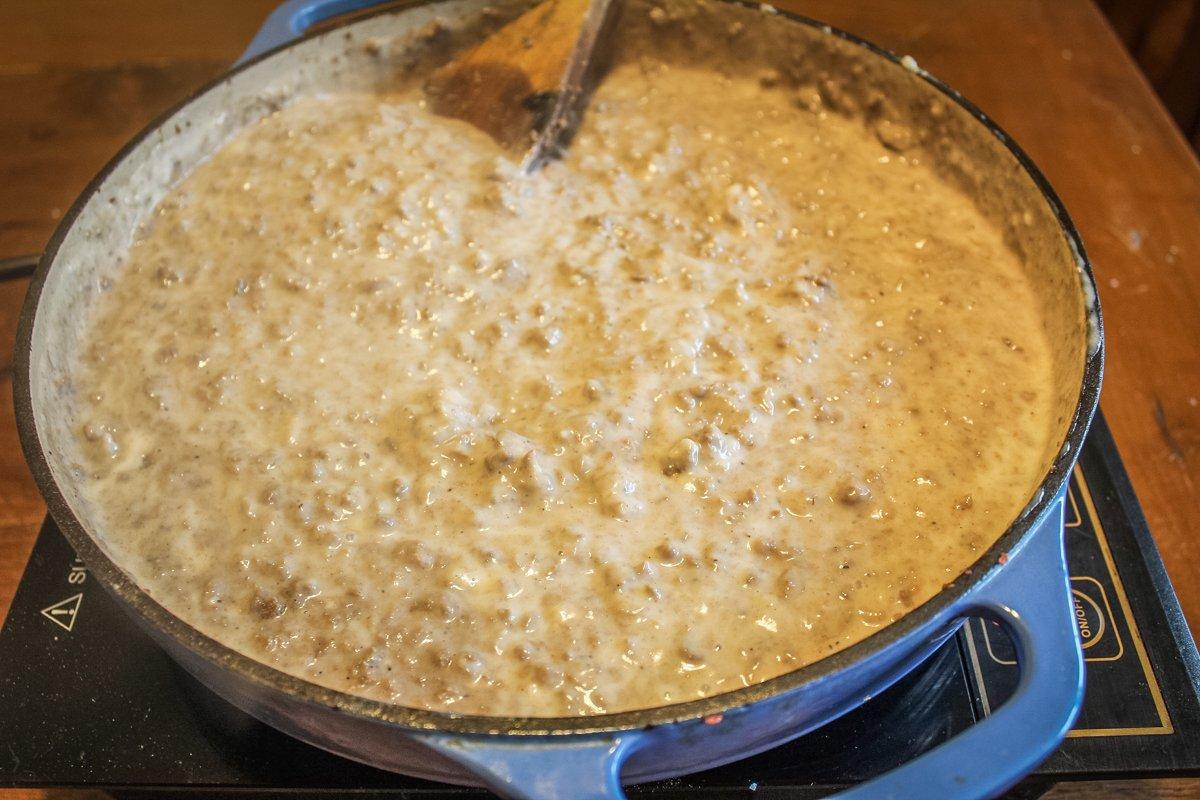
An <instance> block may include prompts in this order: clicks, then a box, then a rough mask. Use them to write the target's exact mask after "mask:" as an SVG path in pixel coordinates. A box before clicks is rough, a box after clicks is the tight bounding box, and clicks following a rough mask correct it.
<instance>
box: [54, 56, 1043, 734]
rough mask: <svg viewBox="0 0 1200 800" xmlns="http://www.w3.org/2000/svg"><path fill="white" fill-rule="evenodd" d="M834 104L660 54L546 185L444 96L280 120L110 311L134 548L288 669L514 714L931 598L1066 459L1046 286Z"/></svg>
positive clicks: (177, 596)
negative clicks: (443, 108) (1056, 407)
mask: <svg viewBox="0 0 1200 800" xmlns="http://www.w3.org/2000/svg"><path fill="white" fill-rule="evenodd" d="M810 95H811V96H805V95H803V91H801V93H800V94H798V93H797V91H796V90H795V89H791V88H787V87H786V86H780V85H776V84H775V83H774V82H771V81H763V80H761V79H759V78H758V77H754V76H748V77H745V78H737V77H735V78H720V77H718V76H716V75H714V74H712V73H709V72H704V73H699V72H694V71H692V70H691V69H689V68H684V67H678V66H676V67H665V66H657V65H647V64H641V65H631V64H627V65H623V66H621V67H619V68H618V69H617V70H616V71H615V72H614V73H613V74H612V75H610V76H609V78H608V79H607V80H606V82H605V83H604V85H603V86H602V88H601V89H600V91H599V93H598V96H597V97H596V98H595V100H594V102H593V104H592V106H591V109H590V112H589V114H588V117H587V120H586V124H585V126H584V128H583V130H582V132H581V133H580V135H579V136H578V137H577V139H576V141H575V143H574V145H573V146H572V148H571V150H570V152H569V154H568V156H567V157H566V159H565V160H564V161H562V162H560V163H555V164H552V165H550V166H549V167H548V168H547V169H545V171H544V172H542V173H540V174H538V175H535V176H531V177H526V176H522V175H521V174H520V173H519V169H518V166H519V165H518V162H517V160H516V158H515V156H513V155H511V154H507V153H504V152H502V151H500V150H499V149H498V147H497V146H496V145H495V144H494V143H493V142H492V141H491V140H489V139H488V138H487V137H486V136H484V135H483V134H481V133H480V132H478V131H476V130H474V129H472V128H469V127H468V126H466V125H465V124H462V123H459V122H455V121H448V120H445V119H440V118H437V117H434V116H431V115H430V114H429V113H428V112H427V111H426V110H425V109H424V107H423V105H422V102H421V96H420V95H419V93H412V94H407V93H399V94H393V95H373V94H365V93H363V94H353V93H347V94H339V95H326V96H316V97H307V98H303V99H299V100H297V101H296V102H295V103H294V104H292V105H290V106H288V107H286V108H284V109H283V110H280V111H278V112H277V113H274V114H272V115H271V116H269V117H267V118H266V119H264V120H263V121H261V122H259V123H256V124H254V125H253V126H251V127H250V128H248V129H246V130H244V131H242V132H241V133H240V134H239V135H237V136H236V137H235V138H234V139H232V140H231V141H230V142H229V143H228V144H227V145H226V146H224V147H223V148H222V149H220V150H219V151H218V152H216V153H215V154H214V155H213V156H212V157H211V159H209V160H208V161H207V162H206V163H204V164H203V165H202V166H200V167H199V168H197V169H196V170H195V172H194V173H193V174H191V175H190V176H189V177H187V178H186V179H185V180H184V181H183V182H182V183H181V184H180V185H179V186H178V187H177V188H176V189H175V190H174V191H173V192H172V193H171V194H170V195H169V196H168V197H167V199H166V200H165V201H164V202H163V203H162V204H161V205H160V207H159V208H158V210H157V212H156V214H155V215H154V216H153V218H152V219H150V220H149V221H148V222H147V224H146V225H145V226H144V228H143V230H142V231H141V233H140V234H139V237H138V240H137V242H136V244H135V245H134V247H133V248H132V251H131V252H130V254H129V256H128V262H127V264H125V265H124V267H123V268H122V270H121V271H120V272H119V274H118V275H117V277H116V279H115V280H114V281H113V285H112V286H111V288H110V289H109V290H108V291H107V293H106V294H105V295H104V296H103V297H102V299H101V303H100V306H99V310H98V311H97V312H96V314H95V316H94V318H93V319H92V320H91V323H90V345H89V347H88V349H87V351H86V353H85V354H84V356H83V357H82V363H81V364H80V365H79V366H80V377H79V379H78V381H77V385H78V387H79V389H80V396H86V397H87V398H89V399H88V400H87V402H86V403H84V404H82V407H81V408H80V409H79V410H78V418H77V422H76V424H77V427H76V429H77V430H78V432H79V437H80V442H81V445H82V447H83V449H84V451H85V452H86V456H87V457H86V469H87V470H88V472H89V477H88V487H87V492H88V495H89V497H90V499H91V500H92V502H94V503H95V504H96V505H97V506H98V507H99V508H100V509H101V510H102V514H103V519H104V521H105V537H106V540H107V541H108V542H109V545H110V547H111V548H112V550H113V552H114V553H115V554H116V555H117V556H118V560H119V561H120V562H121V563H122V564H123V566H125V567H126V568H127V569H128V570H129V571H131V572H132V573H133V574H134V575H135V576H136V577H137V578H138V579H139V580H140V581H141V582H143V584H144V585H145V586H146V587H147V588H148V590H149V591H150V592H151V594H153V595H154V596H155V597H156V598H157V599H158V600H160V601H161V602H162V603H163V604H165V605H166V606H167V607H168V608H169V609H171V610H172V611H173V612H175V613H176V614H178V615H179V616H181V617H183V618H184V619H185V620H187V621H189V622H191V623H192V624H194V625H196V626H197V627H199V628H200V629H202V630H203V631H205V632H207V633H208V634H210V635H212V636H214V637H216V638H217V639H220V640H221V641H223V642H225V643H227V644H229V645H230V646H232V647H235V648H237V649H238V650H241V651H242V652H244V653H246V654H248V655H250V656H252V657H254V658H256V659H259V660H262V661H264V662H266V663H268V664H271V665H274V666H276V667H278V668H280V669H282V670H285V671H287V672H290V673H293V674H295V675H300V676H303V677H305V678H308V679H310V680H313V681H316V682H318V683H321V684H324V685H327V686H331V687H335V688H338V689H342V690H346V691H349V692H353V693H356V694H360V695H363V696H366V697H371V698H378V699H382V700H386V701H394V702H397V703H401V704H405V705H411V706H420V707H426V708H434V709H448V710H454V711H460V712H472V713H483V714H500V715H574V714H594V713H598V712H604V711H618V710H624V709H634V708H641V707H647V706H656V705H660V704H663V703H669V702H677V701H683V700H688V699H693V698H696V697H700V696H705V695H711V694H715V693H720V692H723V691H727V690H730V689H734V688H737V687H741V686H745V685H748V684H752V683H755V682H757V681H762V680H764V679H766V678H770V677H772V676H775V675H779V674H781V673H783V672H787V671H789V670H792V669H795V668H797V667H799V666H801V665H804V664H807V663H809V662H812V661H814V660H817V659H820V658H821V657H823V656H825V655H827V654H829V653H831V652H833V651H836V650H838V649H840V648H843V647H845V646H847V645H849V644H851V643H853V642H855V641H858V640H860V639H862V638H863V637H865V636H867V635H869V634H870V633H872V632H873V631H875V630H878V629H879V628H880V627H882V626H885V625H887V624H888V623H889V622H890V621H892V620H894V619H896V618H897V617H899V616H900V615H902V614H904V613H905V612H906V611H908V610H909V609H911V608H913V607H914V606H916V605H918V604H920V603H921V602H923V601H925V600H926V599H927V598H929V597H931V596H932V595H933V594H935V593H936V592H937V591H938V590H939V589H940V588H941V587H942V585H943V584H944V583H945V582H947V581H948V580H950V579H952V578H953V577H954V576H956V575H957V574H959V573H960V572H961V571H962V570H963V569H964V568H965V567H966V566H967V565H968V564H970V563H971V562H972V561H973V560H974V559H975V558H976V557H977V556H978V555H979V554H980V552H981V550H982V549H983V548H986V547H987V546H988V545H989V544H990V543H991V542H992V541H993V540H994V539H995V538H996V537H997V536H998V535H999V533H1000V532H1001V531H1002V530H1003V529H1004V528H1005V527H1006V526H1007V525H1008V523H1009V522H1010V521H1011V520H1012V519H1013V518H1014V516H1015V515H1016V514H1017V513H1018V511H1019V510H1020V507H1021V506H1022V505H1023V504H1024V502H1025V500H1026V498H1027V497H1028V494H1029V490H1030V488H1031V485H1032V483H1033V482H1034V480H1033V479H1032V477H1031V476H1036V475H1037V473H1038V472H1039V470H1040V464H1039V458H1040V455H1041V453H1042V452H1043V451H1044V450H1045V449H1046V447H1047V437H1048V436H1049V433H1048V432H1049V430H1050V429H1051V420H1050V419H1049V415H1050V413H1051V412H1050V410H1049V399H1048V398H1047V397H1046V396H1045V394H1046V393H1045V391H1044V389H1043V387H1045V386H1046V385H1048V383H1049V378H1050V357H1049V355H1048V347H1047V342H1046V340H1045V334H1044V333H1043V328H1042V324H1041V321H1040V319H1039V318H1038V311H1037V309H1038V308H1039V305H1038V303H1036V302H1035V301H1034V298H1033V294H1032V290H1031V288H1030V286H1029V285H1028V283H1027V280H1026V278H1025V277H1024V276H1023V272H1022V266H1021V263H1020V262H1019V261H1018V259H1017V257H1016V256H1015V255H1014V254H1013V253H1012V252H1011V251H1010V250H1009V249H1007V248H1006V247H1005V246H1004V243H1003V241H1002V238H1001V235H1000V234H999V233H998V232H997V231H996V230H995V229H994V228H993V227H991V226H990V225H989V224H988V223H987V222H986V221H985V220H984V218H983V217H982V216H981V215H980V213H979V212H978V211H977V210H976V209H975V207H974V206H973V205H972V203H971V202H970V201H969V199H967V198H966V197H964V196H963V195H962V194H960V193H959V192H958V191H957V190H955V189H952V188H950V187H949V186H947V185H945V184H944V183H942V182H941V181H939V180H938V179H937V178H936V177H935V175H934V173H933V172H932V171H931V170H930V169H929V168H928V167H927V165H925V164H922V163H919V161H918V159H916V158H912V157H906V156H905V155H904V154H903V152H902V148H899V147H897V146H896V144H895V142H894V141H892V139H894V138H895V136H893V135H890V134H889V135H888V136H882V135H880V132H879V131H876V130H874V129H872V128H870V127H868V126H867V125H865V124H864V123H863V122H861V121H860V120H857V119H854V118H852V117H849V116H846V115H839V114H834V113H829V112H827V111H826V109H825V108H824V107H823V103H822V99H821V96H820V95H819V94H817V93H814V92H810Z"/></svg>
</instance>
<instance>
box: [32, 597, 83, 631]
mask: <svg viewBox="0 0 1200 800" xmlns="http://www.w3.org/2000/svg"><path fill="white" fill-rule="evenodd" d="M82 601H83V592H80V593H79V594H77V595H73V596H71V597H68V598H67V599H66V600H59V601H58V602H57V603H55V604H54V605H52V606H49V607H48V608H43V609H42V616H43V617H45V618H46V619H48V620H50V621H51V622H53V623H54V624H55V625H58V626H59V627H62V628H66V629H67V630H68V631H70V630H71V628H74V627H75V615H76V614H78V613H79V604H80V602H82Z"/></svg>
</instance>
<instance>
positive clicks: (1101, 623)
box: [1071, 575, 1125, 661]
mask: <svg viewBox="0 0 1200 800" xmlns="http://www.w3.org/2000/svg"><path fill="white" fill-rule="evenodd" d="M1071 595H1072V596H1071V602H1072V606H1073V609H1074V613H1075V625H1076V628H1077V629H1078V631H1079V640H1080V642H1081V643H1082V645H1083V655H1084V659H1085V660H1087V661H1116V660H1117V659H1119V658H1120V657H1121V656H1122V655H1124V654H1125V645H1124V643H1123V642H1122V641H1121V632H1120V631H1119V630H1118V626H1117V621H1116V620H1115V619H1114V618H1113V612H1112V604H1111V603H1109V602H1108V592H1107V591H1106V590H1105V588H1104V584H1102V583H1100V581H1098V580H1096V579H1095V578H1092V577H1090V576H1087V575H1082V576H1077V577H1072V578H1071Z"/></svg>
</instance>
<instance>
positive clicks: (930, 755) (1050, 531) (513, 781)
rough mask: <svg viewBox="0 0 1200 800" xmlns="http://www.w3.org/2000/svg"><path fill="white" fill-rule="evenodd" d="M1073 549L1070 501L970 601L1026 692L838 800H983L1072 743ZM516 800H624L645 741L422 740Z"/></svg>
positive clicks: (1077, 695) (1077, 653) (1077, 691)
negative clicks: (1005, 649)
mask: <svg viewBox="0 0 1200 800" xmlns="http://www.w3.org/2000/svg"><path fill="white" fill-rule="evenodd" d="M1064 556H1065V554H1064V551H1063V496H1062V495H1060V496H1059V498H1058V501H1057V502H1056V503H1054V504H1053V505H1052V506H1051V508H1050V509H1049V511H1048V512H1047V514H1046V517H1045V518H1044V519H1042V520H1041V521H1040V522H1039V523H1038V526H1037V528H1036V529H1035V530H1034V531H1033V532H1032V533H1031V535H1030V536H1029V538H1027V539H1026V540H1025V542H1024V543H1023V545H1022V546H1021V548H1020V549H1019V550H1017V551H1015V552H1013V553H1010V554H1009V557H1008V561H1009V563H1008V565H1007V566H1006V567H1005V568H1004V569H1002V570H1001V571H1000V572H998V573H997V574H996V575H995V576H993V577H992V578H991V580H990V581H988V583H987V584H986V585H984V586H983V587H982V588H981V589H979V590H978V592H977V594H976V595H974V596H971V597H969V599H968V601H967V605H966V606H965V608H964V609H963V615H964V616H980V617H987V618H990V619H994V620H996V621H998V622H999V623H1001V624H1002V625H1003V626H1004V627H1005V629H1006V630H1007V631H1008V633H1009V635H1011V636H1012V639H1013V642H1014V643H1015V644H1016V650H1017V660H1018V663H1019V664H1020V669H1021V678H1020V683H1019V684H1018V685H1017V689H1016V692H1015V693H1014V694H1013V696H1012V697H1011V698H1010V699H1009V700H1008V702H1006V703H1005V704H1004V705H1002V706H1000V707H999V708H998V709H996V710H995V711H993V712H992V714H991V715H990V716H988V717H987V718H985V719H983V720H981V721H979V722H978V723H976V724H975V725H973V726H971V727H970V728H968V729H967V730H965V731H963V732H962V733H960V734H958V735H957V736H955V737H954V738H953V739H951V740H950V741H948V742H945V743H943V744H941V745H939V746H938V747H936V748H934V749H933V750H930V751H929V752H927V753H924V754H922V755H920V756H918V757H917V758H915V759H913V760H912V761H910V762H908V763H907V764H905V765H903V766H901V767H898V768H896V769H894V770H892V771H890V772H887V773H885V774H883V775H880V776H879V777H877V778H873V779H872V780H869V781H866V782H864V783H862V784H860V785H858V786H856V787H854V788H852V789H848V790H846V791H844V792H841V793H839V794H837V795H834V796H832V797H831V798H829V799H828V800H835V798H836V800H868V799H869V800H927V798H931V797H936V798H938V800H980V799H981V798H989V797H995V796H996V795H998V794H1000V793H1001V792H1003V791H1004V790H1005V789H1008V788H1009V787H1011V786H1012V785H1014V784H1015V783H1016V782H1017V781H1019V780H1020V779H1021V778H1022V777H1024V776H1025V775H1027V774H1029V773H1030V772H1032V771H1033V769H1034V768H1035V767H1037V765H1038V764H1040V763H1041V762H1042V761H1043V760H1045V759H1046V757H1047V756H1049V755H1050V753H1051V752H1053V751H1054V749H1055V748H1056V747H1057V746H1058V744H1059V742H1061V741H1062V739H1063V737H1064V736H1066V733H1067V731H1068V730H1069V729H1070V727H1071V725H1072V724H1073V723H1074V721H1075V717H1076V715H1077V714H1078V712H1079V706H1080V703H1081V701H1082V699H1083V651H1082V650H1081V649H1080V647H1079V640H1078V638H1077V635H1076V632H1075V619H1074V617H1073V616H1072V607H1071V589H1070V583H1069V581H1068V576H1067V568H1066V561H1065V557H1064ZM415 736H416V738H418V739H420V740H422V741H424V742H425V743H426V744H427V745H429V746H430V747H432V748H433V749H435V750H437V751H438V752H440V753H442V754H444V755H447V756H449V757H450V758H452V759H454V760H455V761H458V762H459V763H460V764H462V765H463V766H465V767H467V768H468V769H470V770H471V771H472V772H474V773H475V774H476V775H478V776H480V777H481V778H482V779H483V780H484V781H485V782H486V783H487V785H488V786H489V787H490V788H491V789H492V790H493V791H495V792H497V793H499V794H500V795H502V796H504V797H509V798H513V799H514V800H565V799H566V798H569V799H570V800H622V798H624V797H625V794H624V792H623V791H622V790H621V782H620V773H621V764H622V762H623V761H624V760H625V758H626V757H627V756H628V755H629V754H630V753H631V752H632V751H633V749H634V748H635V747H636V746H637V744H638V742H639V739H640V738H641V736H642V734H641V733H639V732H627V733H621V734H615V735H608V736H592V737H583V738H580V739H568V740H565V741H563V740H561V739H557V740H556V737H530V738H528V739H524V738H521V739H517V738H510V739H507V740H503V741H500V742H497V741H496V739H495V738H494V737H486V736H481V737H447V736H446V735H445V734H415Z"/></svg>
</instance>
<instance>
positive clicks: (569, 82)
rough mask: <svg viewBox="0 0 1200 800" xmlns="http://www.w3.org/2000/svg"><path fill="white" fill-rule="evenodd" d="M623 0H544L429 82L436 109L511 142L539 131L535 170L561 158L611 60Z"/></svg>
mask: <svg viewBox="0 0 1200 800" xmlns="http://www.w3.org/2000/svg"><path fill="white" fill-rule="evenodd" d="M619 6H620V1H619V0H543V2H541V3H539V4H538V5H536V6H534V7H533V8H532V9H530V10H529V11H526V12H525V13H524V14H522V15H521V16H519V17H517V18H516V19H514V20H512V21H511V22H509V23H508V24H506V25H504V26H503V27H501V28H500V29H499V30H497V31H496V32H495V33H493V34H492V35H491V36H489V37H488V38H487V39H485V40H484V41H482V42H481V43H479V44H478V45H476V46H475V47H474V48H472V49H471V50H468V51H467V52H465V53H463V54H462V55H460V56H459V57H458V58H456V59H454V60H453V61H451V62H450V63H449V64H446V65H445V66H443V67H441V68H440V69H438V70H436V71H435V72H434V73H433V74H432V75H431V76H430V80H429V82H428V84H427V85H426V93H427V95H428V97H429V100H430V108H431V109H432V110H433V111H434V113H436V114H440V115H442V116H446V117H454V118H456V119H461V120H464V121H466V122H469V123H471V124H472V125H474V126H475V127H477V128H479V129H480V130H482V131H484V132H485V133H487V134H488V135H489V136H491V137H492V138H493V139H495V140H496V141H497V142H499V143H500V144H501V145H503V146H505V147H513V146H516V145H519V144H520V143H522V142H525V141H528V140H529V137H530V136H531V135H532V134H533V133H534V132H535V131H536V132H537V136H536V139H535V140H534V143H533V146H532V147H531V148H530V150H529V152H528V154H527V156H526V158H525V161H524V171H525V172H526V173H532V172H536V171H537V170H538V169H540V168H541V167H542V166H543V165H545V163H546V162H548V161H550V160H553V159H554V158H557V157H559V156H560V155H561V154H562V151H563V150H564V149H565V148H566V146H567V145H568V144H569V143H570V140H571V137H572V135H573V134H574V132H575V130H576V128H577V127H578V126H579V122H580V120H581V119H582V116H583V109H584V107H585V106H586V104H587V99H588V97H589V95H590V93H591V89H592V88H594V86H595V81H596V78H597V77H598V75H599V74H600V73H601V72H602V70H603V65H604V62H605V60H606V59H605V58H604V54H605V50H606V48H605V47H604V45H605V43H606V35H607V34H608V33H609V32H610V31H611V30H612V28H613V23H614V21H615V18H616V17H617V15H618V10H619Z"/></svg>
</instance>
